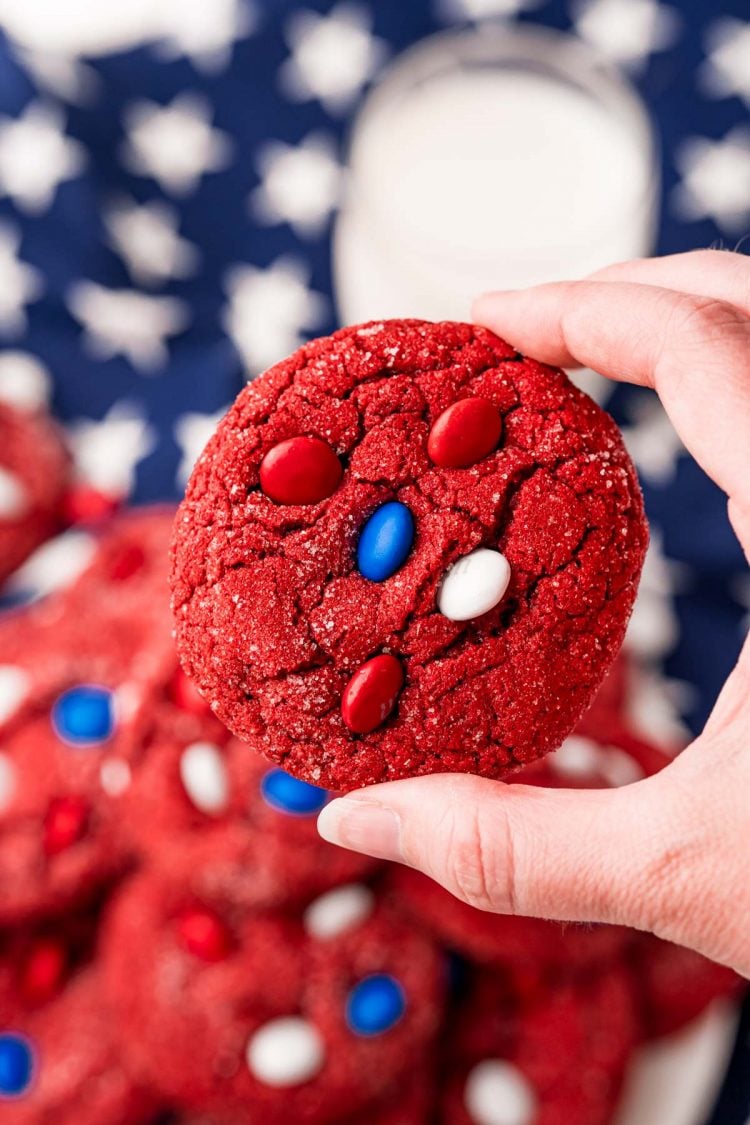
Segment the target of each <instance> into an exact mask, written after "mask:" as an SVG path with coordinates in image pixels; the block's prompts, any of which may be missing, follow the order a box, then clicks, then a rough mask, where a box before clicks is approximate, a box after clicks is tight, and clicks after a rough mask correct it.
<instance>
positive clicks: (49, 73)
mask: <svg viewBox="0 0 750 1125" xmlns="http://www.w3.org/2000/svg"><path fill="white" fill-rule="evenodd" d="M15 50H16V54H17V55H18V57H19V60H20V61H21V62H22V63H23V65H24V66H25V67H26V68H27V69H28V70H29V71H30V72H31V74H32V76H33V78H34V80H35V82H36V84H37V85H38V86H40V87H41V88H42V89H43V90H46V91H48V92H49V93H50V94H54V96H55V97H56V98H60V99H61V100H62V101H64V102H69V103H70V104H72V105H90V104H91V102H93V101H94V100H95V98H96V95H97V94H98V92H99V89H100V87H101V83H100V80H99V75H98V74H97V73H96V71H95V70H94V68H93V67H91V66H89V65H88V64H87V63H84V62H82V61H81V60H80V59H78V58H75V56H73V55H67V54H63V53H62V52H60V51H48V50H36V49H33V48H24V47H16V48H15Z"/></svg>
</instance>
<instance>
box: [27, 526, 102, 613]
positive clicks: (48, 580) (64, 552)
mask: <svg viewBox="0 0 750 1125" xmlns="http://www.w3.org/2000/svg"><path fill="white" fill-rule="evenodd" d="M95 554H96V539H95V538H94V536H93V535H89V534H87V532H85V531H66V532H65V533H64V534H63V535H58V536H57V538H56V539H50V540H49V542H48V543H44V544H43V545H42V546H41V547H39V549H38V550H36V551H34V553H33V555H30V556H29V558H28V559H27V560H26V562H25V563H24V564H23V566H21V567H19V568H18V570H17V571H16V572H15V574H14V575H13V576H12V577H11V578H10V580H9V582H8V590H9V592H10V593H12V594H13V595H14V596H16V597H19V598H21V599H23V600H24V601H29V600H35V599H36V598H43V597H45V596H46V595H47V594H51V593H52V592H53V591H54V590H62V589H63V588H64V587H65V586H67V585H68V584H69V583H71V582H74V581H75V579H76V578H77V577H78V576H79V574H82V573H83V571H84V570H85V569H86V567H87V566H88V565H89V563H90V562H91V560H92V558H93V557H94V555H95Z"/></svg>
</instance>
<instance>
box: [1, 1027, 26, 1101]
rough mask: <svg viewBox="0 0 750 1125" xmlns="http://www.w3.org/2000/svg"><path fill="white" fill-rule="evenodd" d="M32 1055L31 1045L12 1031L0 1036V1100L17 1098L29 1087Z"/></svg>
mask: <svg viewBox="0 0 750 1125" xmlns="http://www.w3.org/2000/svg"><path fill="white" fill-rule="evenodd" d="M33 1072H34V1054H33V1051H32V1049H31V1044H30V1043H29V1042H28V1040H27V1039H24V1037H23V1036H22V1035H17V1034H16V1033H14V1032H12V1031H6V1032H3V1033H2V1034H0V1098H17V1097H20V1095H21V1094H24V1093H25V1092H26V1091H27V1090H28V1088H29V1086H30V1085H31V1079H32V1075H33Z"/></svg>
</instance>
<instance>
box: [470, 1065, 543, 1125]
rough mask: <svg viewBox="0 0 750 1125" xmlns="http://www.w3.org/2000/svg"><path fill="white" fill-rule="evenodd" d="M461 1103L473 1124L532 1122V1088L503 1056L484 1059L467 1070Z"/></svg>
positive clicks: (534, 1101)
mask: <svg viewBox="0 0 750 1125" xmlns="http://www.w3.org/2000/svg"><path fill="white" fill-rule="evenodd" d="M464 1103H465V1106H466V1109H467V1111H468V1113H469V1116H470V1117H471V1120H472V1121H473V1122H476V1125H532V1123H533V1122H534V1120H535V1119H536V1114H537V1099H536V1095H535V1094H534V1091H533V1089H532V1087H531V1085H530V1083H529V1082H528V1081H527V1079H526V1078H524V1076H523V1074H521V1072H520V1070H519V1069H518V1067H516V1066H513V1064H512V1063H509V1062H506V1061H505V1060H504V1059H484V1060H483V1061H482V1062H480V1063H477V1065H476V1066H475V1067H474V1068H473V1069H472V1070H471V1071H470V1072H469V1075H468V1076H467V1079H466V1087H465V1090H464Z"/></svg>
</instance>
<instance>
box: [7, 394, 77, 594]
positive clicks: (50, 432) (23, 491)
mask: <svg viewBox="0 0 750 1125" xmlns="http://www.w3.org/2000/svg"><path fill="white" fill-rule="evenodd" d="M68 471H69V459H68V455H67V453H66V451H65V448H64V446H63V444H62V439H61V437H60V434H59V433H58V431H57V429H56V428H55V426H54V425H53V423H52V422H51V421H50V419H49V418H48V417H47V416H46V415H45V414H44V413H43V412H42V411H41V410H34V411H25V410H18V409H15V408H14V407H12V406H10V405H8V404H7V403H5V402H2V401H0V583H2V582H3V581H4V580H5V579H6V578H7V577H8V575H9V574H11V573H12V572H13V571H14V570H15V569H16V567H18V566H20V565H21V563H22V562H23V561H24V559H25V558H26V557H27V556H28V555H30V554H31V552H32V551H33V550H34V549H35V548H36V547H38V546H39V544H40V543H43V542H44V540H45V539H48V538H49V537H50V536H51V535H54V533H55V531H56V530H57V529H58V528H59V527H60V526H61V522H62V520H61V511H60V506H61V503H62V499H63V493H64V491H65V488H66V484H67V478H68Z"/></svg>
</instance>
